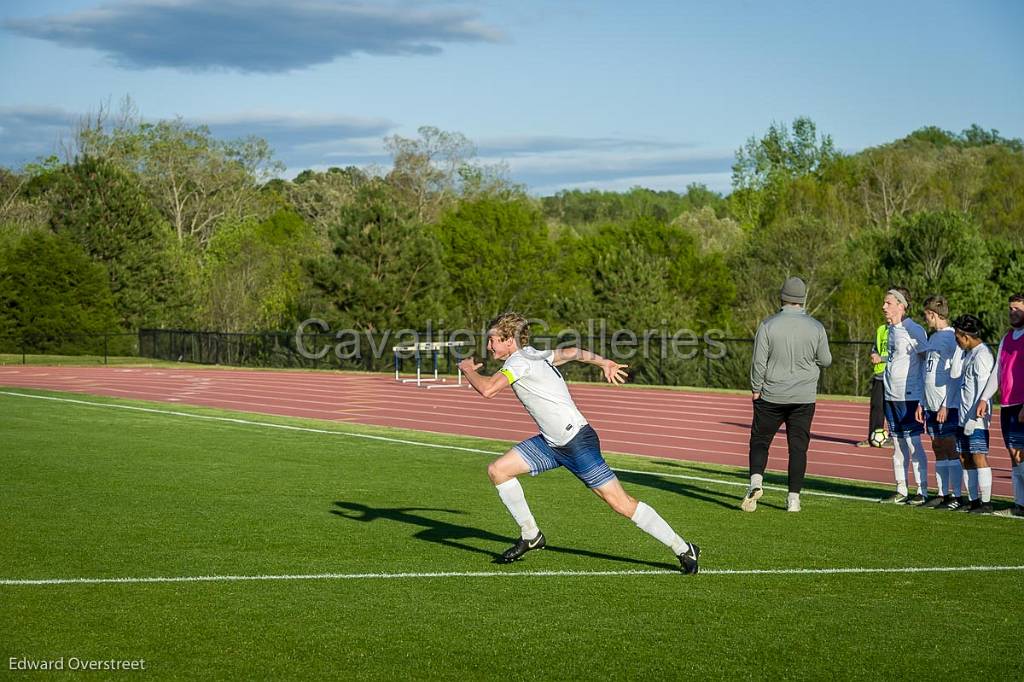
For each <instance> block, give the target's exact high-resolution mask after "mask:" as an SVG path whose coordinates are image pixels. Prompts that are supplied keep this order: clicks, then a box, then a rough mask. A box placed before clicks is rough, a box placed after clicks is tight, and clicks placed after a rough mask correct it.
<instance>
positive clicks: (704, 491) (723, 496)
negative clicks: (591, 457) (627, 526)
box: [615, 471, 742, 509]
mask: <svg viewBox="0 0 1024 682" xmlns="http://www.w3.org/2000/svg"><path fill="white" fill-rule="evenodd" d="M615 475H616V476H618V477H619V480H620V481H622V482H624V483H629V484H632V485H642V486H647V487H648V488H655V489H656V490H664V491H666V492H670V493H674V494H676V495H682V496H683V497H691V498H693V499H695V500H700V501H702V502H708V503H709V504H715V505H718V506H719V507H725V508H726V509H732V508H733V507H735V506H736V496H735V495H733V494H732V493H727V492H719V491H717V490H712V489H709V488H707V487H703V486H701V484H700V483H699V482H694V483H688V482H683V481H679V480H676V479H668V478H663V477H661V476H659V475H658V474H657V472H653V471H652V472H651V473H649V474H646V473H645V474H637V473H632V472H626V471H616V472H615ZM740 497H742V495H740Z"/></svg>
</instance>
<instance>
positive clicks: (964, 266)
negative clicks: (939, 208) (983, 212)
mask: <svg viewBox="0 0 1024 682" xmlns="http://www.w3.org/2000/svg"><path fill="white" fill-rule="evenodd" d="M992 270H993V262H992V257H991V255H990V254H989V251H988V248H987V246H986V244H985V241H984V240H983V239H982V238H981V235H980V233H979V231H978V227H977V225H976V224H975V223H974V221H973V220H971V218H970V217H969V216H967V215H964V214H962V213H953V212H949V211H943V212H930V211H922V212H919V213H915V214H914V215H912V216H910V217H909V218H905V219H900V220H899V221H897V223H896V224H895V226H894V232H893V235H892V236H891V237H890V238H888V239H887V240H886V241H885V242H884V244H883V245H882V248H881V249H880V254H879V274H880V276H881V277H880V280H881V281H884V282H887V283H888V284H894V285H901V286H905V287H907V288H908V289H909V290H910V292H911V294H912V296H913V297H914V299H915V301H917V303H920V302H921V301H923V300H924V298H925V297H927V296H930V295H933V294H938V295H942V296H945V297H946V298H947V299H949V301H950V303H951V306H952V308H953V309H954V310H956V311H958V312H976V311H981V310H984V309H985V308H987V307H988V305H989V303H990V301H992V300H993V299H995V298H997V296H998V293H997V290H996V287H995V285H994V284H993V283H992V282H991V281H990V275H991V273H992Z"/></svg>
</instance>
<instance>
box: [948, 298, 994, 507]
mask: <svg viewBox="0 0 1024 682" xmlns="http://www.w3.org/2000/svg"><path fill="white" fill-rule="evenodd" d="M953 327H954V328H955V329H956V342H957V344H958V345H959V346H960V348H961V349H962V350H963V351H964V370H963V376H962V377H961V379H960V426H959V428H958V429H957V433H956V449H957V452H959V453H960V457H961V461H962V463H963V467H964V470H965V471H966V472H967V493H968V495H970V498H971V505H970V508H969V509H968V508H967V507H966V506H957V507H953V505H952V504H951V505H949V508H950V509H953V510H958V511H970V512H971V513H972V514H990V513H992V468H991V467H990V466H989V464H988V444H989V440H988V431H989V423H990V421H991V416H990V415H989V414H988V412H987V411H985V416H979V415H980V414H981V413H982V410H981V405H980V403H981V396H982V391H984V390H985V386H986V384H988V380H989V377H990V376H992V369H993V367H994V366H995V359H994V358H993V357H992V351H990V350H989V349H988V346H986V345H985V344H984V343H982V341H981V320H979V319H978V318H977V317H975V316H974V315H961V316H960V317H958V318H956V320H955V321H954V322H953Z"/></svg>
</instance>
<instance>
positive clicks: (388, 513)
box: [331, 501, 679, 570]
mask: <svg viewBox="0 0 1024 682" xmlns="http://www.w3.org/2000/svg"><path fill="white" fill-rule="evenodd" d="M334 506H335V507H338V508H337V509H332V510H331V513H332V514H334V515H335V516H340V517H342V518H346V519H350V520H352V521H362V522H364V523H371V522H373V521H377V520H380V519H384V520H387V521H397V522H399V523H405V524H408V525H410V526H421V527H422V528H423V530H421V531H418V532H416V533H414V534H413V537H414V538H417V539H419V540H425V541H427V542H433V543H436V544H439V545H443V546H445V547H452V548H454V549H460V550H463V551H465V552H475V553H477V554H485V555H487V556H489V557H491V558H492V559H493V560H494V561H495V562H496V563H497V562H498V559H499V557H500V556H501V554H500V553H499V552H492V551H490V550H487V549H483V548H481V547H474V546H473V545H472V544H467V543H466V542H465V541H466V540H485V541H487V542H495V543H501V544H502V545H508V544H511V542H512V540H513V539H511V538H509V537H508V536H506V535H498V534H497V533H492V532H490V531H487V530H482V529H480V528H474V527H472V526H463V525H459V524H456V523H449V522H448V521H439V520H437V519H433V518H430V517H429V516H424V515H422V514H416V513H414V512H440V513H443V514H465V513H466V512H464V511H459V510H457V509H437V508H432V507H369V506H367V505H365V504H360V503H358V502H341V501H338V502H335V503H334ZM544 551H545V552H554V553H556V554H570V555H574V556H582V557H588V558H590V559H603V560H605V561H616V562H619V563H626V564H635V565H640V566H648V567H651V568H660V569H670V570H678V568H679V567H678V566H676V565H673V564H667V563H659V562H655V561H642V560H640V559H631V558H629V557H622V556H614V555H612V554H603V553H601V552H591V551H589V550H585V549H574V548H571V547H559V546H557V545H551V544H550V543H549V544H548V545H547V546H546V547H545V548H544Z"/></svg>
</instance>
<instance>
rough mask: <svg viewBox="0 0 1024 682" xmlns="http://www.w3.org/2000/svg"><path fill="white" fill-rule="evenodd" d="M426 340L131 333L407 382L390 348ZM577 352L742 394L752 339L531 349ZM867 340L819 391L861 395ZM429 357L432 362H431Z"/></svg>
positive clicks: (143, 353) (403, 364)
mask: <svg viewBox="0 0 1024 682" xmlns="http://www.w3.org/2000/svg"><path fill="white" fill-rule="evenodd" d="M452 338H453V337H448V338H439V337H437V336H435V337H433V338H432V339H430V340H432V341H450V340H452ZM457 340H459V341H463V342H465V343H466V345H465V346H464V347H463V348H462V349H459V348H450V347H449V348H444V349H442V350H439V351H437V353H436V355H435V354H434V353H431V352H430V351H421V353H420V362H421V364H422V371H423V373H424V374H425V375H426V374H432V372H433V367H434V363H435V361H436V363H437V367H438V371H439V373H440V374H443V375H447V376H455V374H456V364H457V363H458V361H459V360H460V359H461V357H463V356H464V355H473V356H474V357H476V358H477V359H478V361H483V360H484V359H485V357H486V349H485V347H484V344H485V343H486V340H485V339H483V338H482V335H480V334H477V335H470V334H465V335H462V336H459V338H458V339H457ZM413 341H419V342H424V341H427V339H426V338H424V337H422V336H419V337H415V338H414V337H412V336H411V335H410V336H408V337H404V338H403V337H401V336H391V335H389V334H376V335H375V334H369V333H363V334H358V335H357V334H353V333H347V334H345V335H344V337H340V338H339V336H337V335H334V334H330V333H323V334H319V333H310V334H296V333H292V332H265V333H258V334H257V333H253V334H235V333H224V332H203V331H189V330H167V329H143V330H140V331H139V334H138V355H139V356H140V357H144V358H154V359H161V360H170V361H175V362H191V363H197V364H208V365H231V366H238V367H278V368H306V369H337V370H361V371H368V372H394V371H395V370H396V362H397V369H398V370H399V371H400V372H401V373H402V374H403V376H408V375H411V374H413V373H415V371H416V358H415V355H416V354H415V353H414V352H411V351H405V352H400V353H398V354H397V357H396V354H395V353H394V351H393V350H392V348H393V347H394V346H398V345H401V346H407V345H409V344H410V343H411V342H413ZM576 341H579V342H580V345H582V346H583V347H585V348H589V349H591V350H593V351H594V352H597V353H600V354H601V355H604V356H606V357H613V358H615V359H616V360H618V361H619V362H623V363H626V364H628V365H629V370H628V371H629V374H630V380H631V382H633V383H637V384H647V385H662V386H695V387H707V388H731V389H747V388H749V385H750V384H749V375H750V362H751V357H752V353H753V339H744V338H728V337H724V338H723V337H705V338H700V337H693V338H688V339H685V340H683V342H682V343H680V340H679V339H677V338H673V337H668V336H664V337H658V336H648V337H646V338H636V337H626V338H608V337H595V338H583V339H578V338H571V337H555V336H537V337H534V338H533V344H534V345H535V346H536V347H537V348H541V349H546V348H553V347H556V346H559V345H565V344H573V345H574V342H576ZM871 346H872V343H871V342H870V341H831V342H830V347H831V350H832V356H833V361H832V366H831V367H830V368H828V369H825V370H823V371H822V374H821V380H820V382H819V390H820V392H822V393H830V394H840V395H865V394H866V393H867V391H868V388H869V383H868V382H869V381H870V380H871V373H872V367H871V362H870V360H869V359H868V354H869V353H870V350H871ZM435 358H436V360H435ZM498 366H499V365H498V363H496V362H494V361H493V360H487V361H485V370H484V371H495V370H496V369H497V367H498ZM562 371H563V374H564V375H565V376H566V378H567V379H570V380H577V381H601V380H602V376H601V373H600V371H599V370H598V369H597V368H596V367H593V366H589V365H581V364H578V363H573V364H570V365H566V366H564V367H562Z"/></svg>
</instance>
